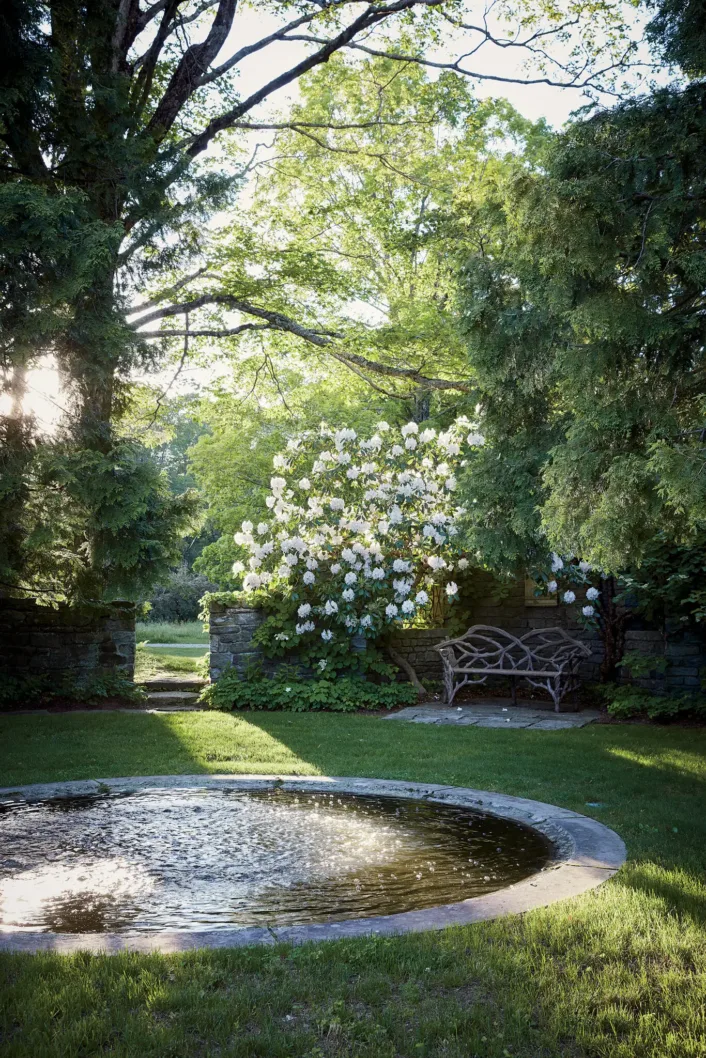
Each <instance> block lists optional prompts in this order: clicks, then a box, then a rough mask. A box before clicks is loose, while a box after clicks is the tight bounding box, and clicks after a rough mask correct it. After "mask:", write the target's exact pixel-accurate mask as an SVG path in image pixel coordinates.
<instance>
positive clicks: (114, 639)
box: [0, 598, 135, 679]
mask: <svg viewBox="0 0 706 1058" xmlns="http://www.w3.org/2000/svg"><path fill="white" fill-rule="evenodd" d="M108 671H118V672H121V673H123V674H124V675H125V676H127V677H128V678H129V679H132V677H133V675H134V672H135V607H134V605H133V604H132V603H127V602H116V603H110V604H108V605H104V606H103V605H101V606H93V607H85V608H81V609H75V608H72V607H69V606H66V605H63V604H62V605H59V606H58V607H57V608H56V609H54V608H52V607H49V606H37V604H36V603H35V602H34V601H33V600H31V599H10V598H0V675H6V676H13V677H16V678H20V679H22V678H26V677H28V676H43V675H48V676H57V677H60V676H67V675H68V676H73V677H76V678H81V677H87V676H91V675H94V674H96V673H100V672H108Z"/></svg>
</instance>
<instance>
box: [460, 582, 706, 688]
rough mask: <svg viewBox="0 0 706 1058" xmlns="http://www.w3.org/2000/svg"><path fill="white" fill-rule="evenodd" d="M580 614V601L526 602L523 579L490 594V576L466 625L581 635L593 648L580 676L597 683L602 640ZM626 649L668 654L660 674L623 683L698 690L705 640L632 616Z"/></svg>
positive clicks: (516, 632) (625, 679)
mask: <svg viewBox="0 0 706 1058" xmlns="http://www.w3.org/2000/svg"><path fill="white" fill-rule="evenodd" d="M579 613H580V610H579V607H578V605H574V606H564V605H562V604H561V603H558V604H557V605H556V606H533V605H528V604H527V599H526V597H525V589H524V584H523V583H522V582H521V581H517V582H515V583H514V584H513V585H512V586H511V587H510V588H509V590H507V591H506V592H502V593H494V589H493V582H492V580H491V578H490V577H488V594H487V595H486V596H485V597H483V598H482V599H480V600H479V601H478V602H477V603H476V604H475V605H474V606H473V609H472V616H471V621H470V624H488V625H495V626H496V627H498V628H504V629H505V630H506V631H508V632H511V633H512V634H513V635H516V636H521V635H524V634H525V632H529V631H530V630H531V629H533V628H555V627H557V626H558V627H559V628H565V629H566V631H567V632H568V633H569V635H572V636H574V637H575V638H576V639H579V640H581V641H582V642H583V643H585V644H586V645H587V646H588V647H589V649H590V650H591V657H590V658H587V659H586V661H585V662H584V663H583V664H582V666H581V677H582V679H583V680H584V681H585V682H597V681H598V678H599V669H600V664H601V660H602V656H603V652H602V647H601V642H600V639H599V637H598V633H597V632H595V631H589V630H587V629H586V628H585V627H584V626H583V624H581V623H580V622H579V621H578V620H577V617H578V614H579ZM625 651H626V653H627V652H633V651H634V652H636V653H639V654H645V655H653V656H657V657H666V658H667V660H668V661H669V665H668V667H667V670H666V672H665V673H664V674H660V673H658V672H656V671H655V672H653V673H652V674H651V676H650V677H645V678H641V679H633V678H631V677H629V676H628V675H627V674H623V675H622V677H621V680H622V682H623V683H633V684H636V685H637V686H640V687H644V688H645V689H647V690H651V691H653V692H654V693H669V694H684V693H686V692H692V691H698V690H699V688H700V686H701V676H700V672H701V670H702V669H704V668H705V667H706V641H704V639H703V637H699V636H697V635H695V634H694V633H693V632H689V631H685V630H683V629H680V628H679V627H678V625H676V624H671V625H670V624H669V623H668V624H667V626H666V628H665V629H660V628H655V627H650V626H648V625H647V624H646V623H645V622H644V621H643V620H642V619H640V618H637V617H636V618H635V619H634V620H633V621H631V622H630V624H629V625H628V627H627V629H626V633H625Z"/></svg>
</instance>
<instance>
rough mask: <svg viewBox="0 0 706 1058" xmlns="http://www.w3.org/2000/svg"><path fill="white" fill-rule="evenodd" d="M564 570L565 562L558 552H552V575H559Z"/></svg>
mask: <svg viewBox="0 0 706 1058" xmlns="http://www.w3.org/2000/svg"><path fill="white" fill-rule="evenodd" d="M563 568H564V560H563V558H560V557H559V555H557V554H556V552H552V573H558V572H559V570H560V569H563Z"/></svg>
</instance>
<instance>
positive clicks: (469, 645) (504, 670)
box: [434, 625, 591, 713]
mask: <svg viewBox="0 0 706 1058" xmlns="http://www.w3.org/2000/svg"><path fill="white" fill-rule="evenodd" d="M434 649H435V650H438V651H439V653H440V654H441V661H442V664H443V667H444V686H445V688H446V701H447V703H448V704H449V705H450V704H451V702H453V700H454V697H455V695H456V692H457V691H459V690H460V689H461V687H465V686H466V684H480V683H485V681H486V680H487V678H488V676H503V677H505V679H510V680H511V681H512V701H513V703H514V704H517V688H516V682H517V679H518V678H519V677H521V678H522V679H525V680H527V681H528V683H530V684H531V685H532V686H533V687H542V688H543V689H544V690H547V691H549V693H550V695H551V696H552V701H553V702H554V708H555V710H556V712H557V713H558V712H559V707H560V705H561V702H562V699H563V698H564V697H565V696H566V695H567V694H568V693H569V692H570V691H573V690H575V688H576V687H577V686H578V682H579V681H578V669H579V665H580V663H581V659H582V658H586V657H589V656H590V653H591V652H590V650H589V649H588V647H587V646H586V645H585V644H584V643H580V642H579V641H578V640H577V639H572V637H571V636H570V635H568V633H566V632H565V631H564V629H563V628H538V629H533V630H532V631H531V632H526V633H525V635H523V636H521V637H520V638H518V637H517V636H513V635H511V634H510V633H509V632H505V631H504V630H503V629H502V628H493V627H492V626H491V625H474V626H473V628H469V629H468V631H467V632H466V633H465V634H464V635H462V636H460V638H458V639H445V640H444V641H443V642H441V643H439V644H437V646H436V647H435V648H434Z"/></svg>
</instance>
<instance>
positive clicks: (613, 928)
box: [0, 713, 706, 1058]
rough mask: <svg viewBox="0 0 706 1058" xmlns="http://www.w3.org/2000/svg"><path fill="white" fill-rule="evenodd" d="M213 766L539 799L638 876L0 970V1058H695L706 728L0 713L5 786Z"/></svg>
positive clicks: (703, 903) (22, 960) (705, 938)
mask: <svg viewBox="0 0 706 1058" xmlns="http://www.w3.org/2000/svg"><path fill="white" fill-rule="evenodd" d="M209 771H213V772H220V773H242V772H248V771H251V772H269V773H278V774H316V773H319V772H321V773H329V774H339V775H367V776H382V777H387V778H407V779H416V780H420V781H440V782H448V783H455V784H458V785H464V784H467V785H472V786H477V787H481V788H486V789H493V790H502V791H504V792H507V793H513V794H518V795H521V796H528V797H536V798H539V799H540V800H545V801H552V802H554V803H556V804H562V805H565V806H567V807H569V808H573V809H576V810H578V811H582V812H585V813H586V814H588V815H593V816H595V817H596V818H600V819H602V820H603V821H604V822H606V823H607V824H608V825H609V826H612V827H614V828H615V829H616V830H617V831H618V832H619V833H620V834H621V835H622V836H623V838H624V839H625V841H626V843H627V846H628V851H629V862H628V864H627V865H626V866H625V867H624V868H623V869H622V870H621V872H620V873H619V874H618V875H617V876H616V878H615V879H613V880H612V881H611V882H609V883H608V884H606V885H604V886H603V887H601V888H600V889H598V890H596V891H594V892H593V893H590V894H586V895H585V896H582V897H579V898H577V899H574V900H570V901H564V902H562V903H560V904H557V905H555V906H554V907H550V908H546V909H544V910H539V911H535V912H531V913H529V914H527V915H524V916H521V917H514V918H510V919H506V920H498V921H496V922H491V923H481V924H478V925H475V926H466V927H462V928H455V929H451V930H446V931H444V932H441V933H433V934H420V935H417V936H410V937H401V938H361V939H359V940H356V941H339V942H332V943H327V944H321V945H307V946H305V947H302V948H289V947H287V946H273V947H272V948H263V949H246V950H242V951H204V952H194V953H188V954H180V955H170V956H157V955H135V954H124V955H119V956H114V957H95V956H89V955H86V954H80V955H75V956H71V957H61V956H58V955H53V954H45V955H38V956H28V955H4V956H0V996H1V997H2V999H1V1002H0V1008H1V1011H0V1051H1V1052H2V1054H3V1058H35V1056H39V1058H93V1056H96V1055H101V1056H109V1058H187V1056H188V1058H197V1056H198V1058H201V1056H204V1058H206V1056H207V1058H216V1056H218V1058H254V1056H263V1058H264V1056H267V1058H270V1056H273V1058H417V1056H424V1058H704V1056H706V1012H705V1010H706V930H705V926H706V886H705V885H704V868H705V867H706V842H705V840H704V838H705V837H706V834H705V833H704V831H705V829H706V732H704V731H703V730H700V729H692V730H685V729H679V728H663V727H662V728H658V727H643V726H637V725H632V726H628V725H623V726H591V727H588V728H583V729H580V730H569V731H559V732H532V731H524V730H519V731H518V730H515V731H503V730H499V731H498V730H492V729H485V730H479V729H475V728H460V729H454V728H448V727H447V728H444V727H438V728H437V727H429V726H427V725H416V724H409V725H403V724H399V723H396V722H395V723H387V722H385V721H382V720H379V719H376V718H373V717H365V716H333V715H312V714H300V715H291V714H282V713H272V714H243V715H240V716H232V715H223V714H216V713H205V714H181V715H180V714H166V715H159V716H156V715H150V714H142V715H131V714H119V713H112V714H95V715H94V714H80V715H71V714H67V715H52V716H43V717H31V716H6V717H1V718H0V783H2V784H3V785H10V786H12V785H18V784H20V783H26V782H37V781H44V780H50V779H70V778H88V777H101V776H109V775H112V776H118V775H130V774H135V775H139V774H150V773H151V774H160V773H161V774H164V773H169V772H172V773H188V772H209ZM586 802H594V803H595V802H598V803H600V804H601V805H602V806H603V807H601V808H591V807H589V806H587V804H586Z"/></svg>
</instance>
